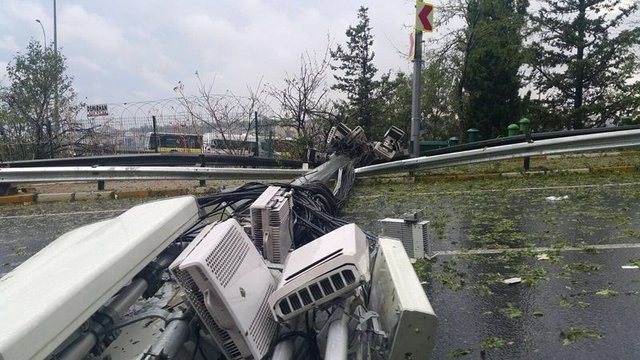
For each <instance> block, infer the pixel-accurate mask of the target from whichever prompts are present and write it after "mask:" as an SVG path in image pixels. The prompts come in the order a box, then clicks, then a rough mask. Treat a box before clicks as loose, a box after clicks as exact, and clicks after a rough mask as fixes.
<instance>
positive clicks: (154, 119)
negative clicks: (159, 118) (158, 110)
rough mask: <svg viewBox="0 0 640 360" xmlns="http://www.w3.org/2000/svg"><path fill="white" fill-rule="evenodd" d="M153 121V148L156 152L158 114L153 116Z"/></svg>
mask: <svg viewBox="0 0 640 360" xmlns="http://www.w3.org/2000/svg"><path fill="white" fill-rule="evenodd" d="M151 121H152V124H153V136H152V138H153V150H154V152H158V131H157V130H158V124H157V122H156V116H155V115H152V116H151Z"/></svg>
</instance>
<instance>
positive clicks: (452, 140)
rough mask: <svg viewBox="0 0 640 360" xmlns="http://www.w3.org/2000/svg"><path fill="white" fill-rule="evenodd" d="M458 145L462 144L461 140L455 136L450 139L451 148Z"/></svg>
mask: <svg viewBox="0 0 640 360" xmlns="http://www.w3.org/2000/svg"><path fill="white" fill-rule="evenodd" d="M458 144H460V139H458V138H457V137H455V136H453V137H450V138H449V146H454V145H458Z"/></svg>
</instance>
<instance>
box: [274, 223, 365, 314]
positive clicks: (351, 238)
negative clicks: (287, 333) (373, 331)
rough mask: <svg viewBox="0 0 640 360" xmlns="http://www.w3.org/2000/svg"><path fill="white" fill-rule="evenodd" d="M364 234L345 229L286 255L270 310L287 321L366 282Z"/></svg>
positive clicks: (347, 227)
mask: <svg viewBox="0 0 640 360" xmlns="http://www.w3.org/2000/svg"><path fill="white" fill-rule="evenodd" d="M369 278H370V276H369V251H368V246H367V239H366V236H365V234H364V233H363V232H362V230H360V228H359V227H358V226H356V225H355V224H348V225H344V226H342V227H340V228H338V229H336V230H334V231H332V232H330V233H328V234H326V235H324V236H322V237H319V238H318V239H316V240H314V241H312V242H310V243H308V244H306V245H304V246H303V247H301V248H298V249H296V250H294V251H293V252H291V253H290V254H289V257H288V258H287V261H286V263H285V267H284V271H283V273H282V278H281V279H280V283H279V284H278V288H277V289H276V291H275V292H274V293H273V294H272V295H271V296H270V297H269V307H270V308H271V311H272V312H273V315H274V316H275V317H276V319H280V320H283V321H286V320H288V319H291V318H294V317H295V316H297V315H299V314H302V313H305V312H306V311H308V310H310V309H312V308H314V307H316V306H318V305H321V304H324V303H326V302H328V301H330V300H332V299H335V298H337V297H340V296H343V295H345V294H347V293H349V292H351V291H353V290H354V289H355V288H357V287H358V286H360V285H361V284H362V283H364V282H367V281H369Z"/></svg>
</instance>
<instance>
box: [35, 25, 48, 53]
mask: <svg viewBox="0 0 640 360" xmlns="http://www.w3.org/2000/svg"><path fill="white" fill-rule="evenodd" d="M36 22H37V23H38V24H40V29H42V37H43V38H44V44H43V47H47V34H46V33H45V32H44V26H42V22H41V21H40V19H36Z"/></svg>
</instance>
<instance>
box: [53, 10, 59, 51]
mask: <svg viewBox="0 0 640 360" xmlns="http://www.w3.org/2000/svg"><path fill="white" fill-rule="evenodd" d="M53 51H55V53H56V54H58V19H57V16H56V0H53Z"/></svg>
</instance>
